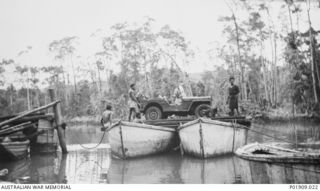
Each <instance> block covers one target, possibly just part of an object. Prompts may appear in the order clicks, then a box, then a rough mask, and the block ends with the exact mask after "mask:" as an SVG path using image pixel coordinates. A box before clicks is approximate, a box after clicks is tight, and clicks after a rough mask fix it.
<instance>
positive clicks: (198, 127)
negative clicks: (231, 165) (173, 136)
mask: <svg viewBox="0 0 320 191" xmlns="http://www.w3.org/2000/svg"><path fill="white" fill-rule="evenodd" d="M249 128H250V127H247V126H244V125H239V124H237V123H232V122H223V121H217V120H211V119H206V118H199V119H196V120H193V121H191V122H188V123H186V124H183V125H181V126H180V127H179V128H178V132H179V136H180V141H181V144H180V147H181V148H182V150H183V152H184V153H186V154H190V155H193V156H196V157H200V158H209V157H214V156H218V155H224V154H229V153H233V152H234V151H235V150H236V149H238V148H239V147H241V146H243V145H245V144H246V142H247V134H248V130H249Z"/></svg>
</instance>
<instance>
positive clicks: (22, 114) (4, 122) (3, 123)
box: [0, 101, 60, 127]
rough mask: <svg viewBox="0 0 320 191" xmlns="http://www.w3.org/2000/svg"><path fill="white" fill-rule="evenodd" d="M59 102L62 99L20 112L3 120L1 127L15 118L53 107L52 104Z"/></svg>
mask: <svg viewBox="0 0 320 191" xmlns="http://www.w3.org/2000/svg"><path fill="white" fill-rule="evenodd" d="M59 102H60V101H54V102H52V103H50V104H48V105H44V106H42V107H38V108H36V109H33V110H29V111H25V112H23V113H21V114H19V115H18V116H16V117H13V118H11V119H8V120H6V121H3V122H1V123H0V127H2V126H4V125H7V124H9V123H11V122H13V121H15V120H17V119H20V118H23V117H24V116H27V115H30V114H32V113H36V112H38V111H41V110H44V109H47V108H49V107H52V106H55V105H56V104H58V103H59Z"/></svg>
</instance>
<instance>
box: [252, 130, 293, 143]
mask: <svg viewBox="0 0 320 191" xmlns="http://www.w3.org/2000/svg"><path fill="white" fill-rule="evenodd" d="M249 131H252V132H255V133H257V134H261V135H264V136H266V137H271V138H274V139H277V140H280V141H283V142H286V143H290V144H295V142H292V141H288V140H285V139H282V138H278V137H275V136H273V135H269V134H266V133H262V132H260V131H256V130H253V129H249Z"/></svg>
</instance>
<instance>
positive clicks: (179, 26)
mask: <svg viewBox="0 0 320 191" xmlns="http://www.w3.org/2000/svg"><path fill="white" fill-rule="evenodd" d="M319 10H320V9H318V12H319ZM226 15H230V10H229V9H228V7H227V6H226V3H225V2H224V1H223V0H0V26H1V28H0V60H1V59H10V58H12V59H15V60H17V61H18V62H21V63H24V64H28V65H33V66H47V65H50V64H53V63H54V61H53V59H52V58H53V57H52V55H50V53H49V50H48V45H49V43H50V42H52V41H53V40H57V39H62V38H63V37H66V36H78V37H79V38H80V47H81V48H80V50H79V54H80V55H81V56H83V57H86V56H88V55H90V54H92V53H94V52H96V51H98V50H100V45H99V44H96V43H97V42H98V41H97V40H98V39H93V37H92V36H91V34H92V33H93V32H95V31H96V30H98V29H107V28H109V27H110V26H112V25H113V24H115V23H118V22H124V21H127V22H139V21H141V20H143V18H145V17H146V16H147V17H151V18H153V19H155V21H156V24H157V25H158V26H163V25H166V24H168V25H170V26H171V27H172V28H173V29H175V30H178V31H180V32H182V34H183V35H184V36H185V37H186V38H187V40H189V41H190V42H191V43H192V46H193V47H194V48H195V49H196V50H197V52H198V54H197V55H198V57H199V58H198V59H196V60H198V61H199V62H200V63H195V64H191V65H190V66H188V68H186V70H188V71H189V72H191V73H193V72H201V71H204V70H208V69H209V70H210V69H212V67H213V66H214V64H212V63H210V61H209V60H208V58H207V56H206V51H207V50H208V49H209V48H210V47H212V46H213V45H214V44H216V43H215V42H221V39H222V29H223V23H221V22H219V21H218V18H219V17H221V16H226ZM318 16H319V17H318V18H320V15H319V14H318ZM314 18H317V16H316V15H315V16H314ZM314 20H315V21H314V22H313V24H314V25H315V26H319V27H318V29H320V23H319V20H318V19H314ZM28 46H31V47H32V49H31V50H29V52H28V53H27V54H23V55H22V56H19V57H18V56H17V55H18V53H19V52H21V51H23V50H26V48H27V47H28ZM9 77H10V76H9Z"/></svg>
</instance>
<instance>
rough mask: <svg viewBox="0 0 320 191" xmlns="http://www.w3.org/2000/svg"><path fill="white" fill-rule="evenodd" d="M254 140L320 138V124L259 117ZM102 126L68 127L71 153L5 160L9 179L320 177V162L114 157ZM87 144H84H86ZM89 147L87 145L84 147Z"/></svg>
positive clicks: (162, 180)
mask: <svg viewBox="0 0 320 191" xmlns="http://www.w3.org/2000/svg"><path fill="white" fill-rule="evenodd" d="M252 128H253V130H256V131H259V132H263V133H265V134H268V135H272V136H273V137H276V138H271V137H267V136H264V135H261V134H257V133H255V132H252V131H250V133H249V134H248V136H249V137H248V140H249V142H270V141H279V139H285V140H290V141H293V142H295V141H298V142H306V141H308V142H310V141H320V127H319V124H316V123H312V122H307V121H304V122H264V123H254V124H253V125H252ZM102 135H103V133H102V132H101V131H100V127H97V126H91V125H87V124H86V125H73V126H69V127H68V128H67V130H66V138H67V144H68V149H69V153H68V154H67V155H64V156H63V155H61V153H60V152H58V153H57V154H53V155H37V156H32V157H31V158H30V159H26V160H21V161H17V162H11V163H3V162H2V163H0V169H2V168H7V169H8V170H9V174H8V175H7V176H6V177H5V178H4V179H3V180H4V181H10V182H18V183H115V184H123V183H168V184H169V183H178V184H179V183H196V184H198V183H199V184H200V183H201V184H203V183H207V184H208V183H221V184H222V183H237V184H241V183H245V184H247V183H249V184H251V183H288V184H289V183H290V184H293V183H318V184H319V183H320V164H319V165H289V164H268V163H261V162H252V161H247V160H243V159H240V158H238V157H236V156H234V155H228V156H224V157H217V158H212V159H206V160H201V159H196V158H193V157H189V156H181V155H180V153H178V152H171V153H164V154H161V155H155V156H149V157H143V158H137V159H131V160H120V159H115V158H112V157H111V154H110V149H109V145H108V144H107V138H106V137H105V138H104V139H103V141H102V144H100V145H99V147H98V148H94V149H90V148H92V147H94V146H95V145H96V144H95V143H98V142H99V141H100V139H101V137H102ZM80 144H81V145H80ZM84 147H86V148H84Z"/></svg>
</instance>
